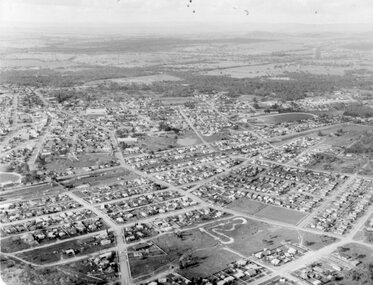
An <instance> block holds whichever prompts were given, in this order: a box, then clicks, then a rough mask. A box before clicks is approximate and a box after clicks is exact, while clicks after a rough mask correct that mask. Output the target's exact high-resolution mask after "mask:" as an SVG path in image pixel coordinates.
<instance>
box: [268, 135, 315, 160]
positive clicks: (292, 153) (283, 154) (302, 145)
mask: <svg viewBox="0 0 373 285" xmlns="http://www.w3.org/2000/svg"><path fill="white" fill-rule="evenodd" d="M319 141H320V138H311V137H302V138H297V139H295V140H292V141H291V142H289V143H287V144H284V145H282V146H280V147H279V148H275V149H270V150H268V151H266V152H264V153H263V154H262V155H261V157H262V158H264V159H269V160H273V161H277V162H288V161H289V160H292V159H293V158H295V157H297V156H298V155H299V154H301V153H302V152H303V151H305V150H306V149H308V148H309V147H311V146H313V145H315V144H316V143H318V142H319Z"/></svg>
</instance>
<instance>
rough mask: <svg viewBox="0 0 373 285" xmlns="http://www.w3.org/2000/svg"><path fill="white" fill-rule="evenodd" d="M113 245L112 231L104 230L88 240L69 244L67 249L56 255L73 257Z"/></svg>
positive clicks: (113, 236)
mask: <svg viewBox="0 0 373 285" xmlns="http://www.w3.org/2000/svg"><path fill="white" fill-rule="evenodd" d="M114 243H115V235H114V232H113V231H112V230H106V231H103V232H101V233H98V234H97V235H94V236H92V237H89V238H84V239H79V240H77V242H76V243H69V244H68V246H69V247H68V248H63V249H61V250H60V251H59V252H58V253H60V254H63V256H64V257H74V256H76V255H81V254H85V253H86V252H88V251H92V249H101V250H102V249H104V248H108V247H111V246H112V245H113V244H114Z"/></svg>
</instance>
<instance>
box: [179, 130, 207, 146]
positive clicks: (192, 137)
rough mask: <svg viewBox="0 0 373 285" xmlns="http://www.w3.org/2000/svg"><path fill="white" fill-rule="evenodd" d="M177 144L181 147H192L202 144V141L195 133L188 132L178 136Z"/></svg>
mask: <svg viewBox="0 0 373 285" xmlns="http://www.w3.org/2000/svg"><path fill="white" fill-rule="evenodd" d="M176 142H177V144H178V145H180V146H191V145H195V144H201V143H202V141H201V139H200V138H199V137H198V136H197V135H196V133H195V132H193V131H187V132H186V133H185V134H183V135H180V136H178V139H177V141H176Z"/></svg>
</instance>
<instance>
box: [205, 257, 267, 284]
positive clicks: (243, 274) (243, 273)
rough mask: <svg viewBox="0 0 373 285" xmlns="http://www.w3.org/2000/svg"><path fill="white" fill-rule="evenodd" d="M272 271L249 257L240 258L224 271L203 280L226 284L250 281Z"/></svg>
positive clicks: (210, 282) (207, 282)
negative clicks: (248, 258)
mask: <svg viewBox="0 0 373 285" xmlns="http://www.w3.org/2000/svg"><path fill="white" fill-rule="evenodd" d="M269 273H270V270H269V269H267V268H265V267H263V266H261V265H259V264H257V263H255V262H253V261H250V260H247V259H240V260H238V261H235V262H233V263H231V264H229V265H228V267H227V268H226V269H224V270H222V271H219V272H217V273H214V274H213V275H211V276H209V277H208V278H205V279H204V280H203V283H202V284H203V285H212V284H217V285H225V284H232V283H236V282H239V281H241V282H245V283H246V284H247V283H250V282H253V281H254V280H257V279H259V278H261V277H263V276H265V275H267V274H269Z"/></svg>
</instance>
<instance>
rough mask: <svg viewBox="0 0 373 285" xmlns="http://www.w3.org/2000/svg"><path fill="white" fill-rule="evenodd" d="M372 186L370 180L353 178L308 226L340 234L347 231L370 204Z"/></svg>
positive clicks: (372, 182) (372, 198) (372, 197)
mask: <svg viewBox="0 0 373 285" xmlns="http://www.w3.org/2000/svg"><path fill="white" fill-rule="evenodd" d="M372 187H373V181H372V180H368V179H363V178H358V179H355V180H354V181H352V182H351V184H350V185H349V186H348V187H346V189H345V191H343V193H341V194H339V195H338V197H337V198H336V199H335V200H334V201H332V202H331V203H330V205H329V206H328V207H327V208H326V209H325V210H324V211H322V212H321V213H318V215H317V216H316V217H314V218H313V221H312V222H311V223H310V225H309V226H310V227H311V228H316V229H318V230H321V231H325V232H334V233H336V234H340V235H343V234H345V233H347V232H348V231H349V230H351V228H352V227H353V225H354V224H355V223H356V221H357V219H358V218H359V217H361V216H363V215H364V213H365V212H366V210H367V208H368V207H369V206H370V205H371V204H372V202H373V193H372V191H371V190H372Z"/></svg>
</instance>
